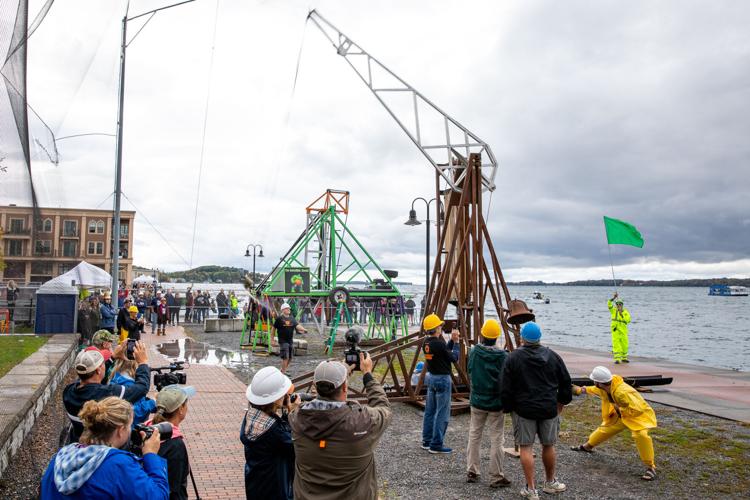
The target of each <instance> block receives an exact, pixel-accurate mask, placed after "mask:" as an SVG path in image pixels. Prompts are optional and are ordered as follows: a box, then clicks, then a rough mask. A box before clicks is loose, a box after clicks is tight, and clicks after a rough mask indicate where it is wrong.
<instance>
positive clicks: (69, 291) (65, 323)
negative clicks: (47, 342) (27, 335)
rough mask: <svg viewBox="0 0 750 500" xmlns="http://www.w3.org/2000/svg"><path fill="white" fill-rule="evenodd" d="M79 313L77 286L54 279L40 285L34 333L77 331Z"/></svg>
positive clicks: (37, 295) (37, 294)
mask: <svg viewBox="0 0 750 500" xmlns="http://www.w3.org/2000/svg"><path fill="white" fill-rule="evenodd" d="M77 315H78V289H77V288H76V287H74V286H72V285H70V284H68V283H64V282H62V281H59V280H54V279H53V280H50V281H48V282H46V283H44V284H43V285H42V286H40V287H39V289H38V290H37V292H36V322H35V323H34V333H75V332H76V320H77V317H76V316H77Z"/></svg>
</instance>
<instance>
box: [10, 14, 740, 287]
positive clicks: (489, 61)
mask: <svg viewBox="0 0 750 500" xmlns="http://www.w3.org/2000/svg"><path fill="white" fill-rule="evenodd" d="M168 3H169V2H161V1H158V2H157V1H155V0H136V1H133V2H131V6H130V12H131V14H135V13H139V12H142V11H145V10H150V9H152V8H155V7H158V6H161V5H166V4H168ZM33 5H34V3H32V9H33ZM309 7H315V8H317V9H318V10H319V11H320V12H321V13H322V14H323V15H324V16H326V17H327V18H328V19H329V20H330V21H331V22H332V23H334V24H335V25H336V26H337V27H338V28H340V29H341V30H343V31H344V32H345V33H346V34H347V35H349V36H350V37H351V38H352V39H353V40H354V41H356V42H357V43H359V44H360V45H361V46H362V47H363V48H365V49H366V50H368V51H369V52H370V53H371V54H372V55H373V56H375V57H377V58H378V59H379V60H380V61H382V62H383V63H384V64H386V65H388V66H389V67H390V68H391V69H392V70H393V71H394V72H396V73H397V74H399V75H400V76H401V77H402V78H403V79H404V80H406V81H407V82H409V83H410V84H412V85H413V86H414V87H416V88H417V89H418V90H420V91H421V92H422V93H423V94H424V95H425V96H427V97H428V98H430V99H431V100H432V101H434V102H435V103H436V104H437V105H438V106H440V107H441V108H442V109H444V110H445V111H446V112H448V113H449V114H451V115H452V116H453V117H455V118H456V119H458V120H459V121H460V122H461V123H463V124H464V125H466V126H467V127H468V128H469V129H470V130H472V131H473V132H474V133H475V134H477V135H478V136H479V137H481V138H482V139H484V140H485V141H486V142H487V143H489V144H490V145H491V146H492V148H493V150H494V153H495V156H496V157H497V159H498V162H499V164H500V170H499V171H498V174H497V177H496V179H495V182H496V184H497V190H496V191H495V192H494V193H493V194H492V198H491V205H490V211H489V221H488V223H489V227H490V230H491V232H492V234H493V238H494V243H495V246H496V249H497V254H498V257H499V259H500V262H501V265H502V266H503V271H504V274H505V277H506V279H508V280H512V281H517V280H530V279H543V280H547V281H568V280H575V279H588V278H607V277H609V276H610V269H609V260H608V254H607V245H606V240H605V236H604V228H603V224H602V216H603V215H607V216H610V217H615V218H620V219H624V220H627V221H629V222H631V223H633V224H634V225H636V226H637V227H638V228H639V230H640V231H641V233H642V234H643V236H644V238H645V241H646V244H645V246H644V248H643V249H636V248H632V247H622V246H613V247H612V255H613V259H614V262H615V271H616V273H617V275H618V277H621V278H634V279H675V278H688V277H713V276H741V277H747V276H748V275H750V257H749V255H748V249H749V248H750V141H749V140H748V137H750V31H749V30H748V26H750V4H748V3H746V2H739V1H735V2H731V1H725V2H688V1H672V2H650V1H643V2H640V1H632V2H621V1H610V2H607V1H599V2H588V1H581V2H576V1H570V2H553V1H545V2H534V1H518V2H507V1H497V0H494V1H488V2H471V1H461V2H439V1H430V2H426V1H424V2H403V1H393V2H362V1H347V2H341V1H339V2H332V1H318V2H312V3H310V2H309V1H306V2H300V1H287V2H281V1H273V2H272V1H268V2H251V1H244V0H219V4H218V19H217V34H216V39H215V45H214V51H213V56H214V59H213V68H212V69H211V70H210V71H209V69H210V61H211V53H212V52H211V48H212V34H213V27H214V19H215V17H214V16H215V14H216V12H217V3H216V1H215V0H198V1H197V2H195V3H193V4H188V5H184V6H181V7H178V8H175V9H172V10H168V11H165V12H162V13H160V14H158V15H156V17H154V18H153V19H152V20H151V22H150V23H149V24H148V26H146V28H145V29H144V30H143V32H142V33H141V34H140V35H139V36H138V38H137V39H136V40H135V41H134V42H133V43H132V45H130V47H129V48H128V58H127V72H126V75H127V83H126V101H125V134H124V176H123V191H124V193H125V195H126V196H127V197H128V199H129V200H131V201H132V203H131V202H128V201H127V200H125V201H124V204H123V206H124V207H125V208H133V204H134V205H135V206H136V207H137V209H138V216H137V218H136V226H135V250H134V256H135V261H136V263H137V264H139V265H145V266H158V267H159V268H161V269H166V270H180V269H185V268H187V266H188V265H189V264H190V262H191V244H192V236H193V221H194V213H195V207H196V193H197V191H198V189H197V187H198V171H199V165H200V156H201V145H202V134H203V120H204V110H205V106H206V100H207V97H208V115H207V129H206V138H205V150H204V164H203V177H202V182H201V188H200V200H199V204H198V219H197V235H196V243H195V249H194V252H193V253H192V264H193V266H198V265H204V264H223V265H234V266H243V267H250V265H251V264H250V262H249V259H245V258H244V257H243V254H244V251H245V247H246V245H247V244H248V243H261V244H262V245H263V248H264V253H265V255H266V258H265V259H259V260H258V268H259V269H260V270H267V269H269V267H270V266H271V265H272V264H274V263H275V262H277V261H278V259H279V257H280V256H281V255H282V254H283V253H284V252H285V251H286V250H287V249H288V247H289V246H290V245H291V243H292V242H293V241H294V240H295V239H296V237H297V236H298V235H299V233H300V232H301V230H302V229H303V227H304V222H305V212H304V208H305V206H306V205H307V204H308V203H309V202H311V201H312V200H314V199H315V198H316V197H317V196H318V195H320V194H321V193H323V192H324V191H325V189H326V188H334V189H343V190H349V191H350V192H351V211H350V215H349V218H348V223H349V226H350V228H351V229H352V231H354V233H355V234H356V235H357V236H358V237H359V238H360V240H361V241H362V242H363V243H364V244H365V246H366V247H367V248H368V250H370V252H371V253H372V254H373V256H374V257H375V259H376V260H377V261H378V262H379V263H380V264H381V265H382V266H383V267H385V268H392V269H398V270H399V271H400V272H401V278H404V279H407V280H413V281H414V282H423V280H424V229H423V228H424V226H420V227H409V226H405V225H404V224H403V222H404V221H405V220H406V217H407V215H408V210H409V208H410V202H411V200H412V199H413V198H414V197H416V196H425V197H428V198H429V197H431V196H432V195H433V190H434V174H433V171H432V167H431V166H430V165H429V164H428V163H427V162H426V160H425V159H424V158H423V157H422V156H421V154H420V153H419V151H418V150H417V149H416V148H415V147H414V146H413V145H412V144H411V142H410V141H409V140H408V138H407V137H406V136H405V135H404V133H403V132H402V131H401V130H400V129H399V128H398V127H397V126H396V124H395V122H394V121H393V120H392V118H391V117H390V116H389V115H388V114H387V113H386V112H385V110H384V109H383V108H382V106H381V105H380V104H379V103H378V102H377V101H376V100H375V99H374V98H373V96H372V95H371V93H370V92H369V90H368V89H367V88H366V87H365V86H364V85H363V83H362V82H361V81H360V80H359V79H358V78H357V76H356V75H355V73H354V72H353V71H352V70H351V68H349V66H348V65H347V64H346V63H345V61H344V60H343V59H342V58H341V57H340V56H338V55H337V54H336V53H335V50H334V49H333V47H332V46H331V45H330V43H329V42H328V41H327V40H326V39H325V38H324V37H323V36H322V34H321V33H320V32H319V31H318V30H317V28H316V27H315V26H314V25H312V24H309V25H307V27H306V31H305V17H306V15H307V10H308V8H309ZM124 8H125V2H114V1H111V2H110V1H108V2H102V1H100V0H75V1H71V0H69V1H63V0H58V1H57V2H55V4H54V6H53V7H52V9H51V11H50V13H49V15H48V17H47V19H46V20H45V22H44V24H42V26H41V27H40V28H39V30H38V31H37V32H36V34H34V36H33V37H32V38H31V40H30V47H29V49H30V50H29V100H30V102H31V103H32V105H33V106H34V107H35V108H36V109H37V111H39V112H40V114H41V115H42V116H43V117H44V118H45V120H46V121H47V122H48V123H49V124H50V126H51V127H52V128H53V130H54V132H55V133H56V134H57V135H58V136H59V137H62V136H67V135H71V134H79V133H87V132H105V133H114V130H115V123H116V110H117V75H118V52H119V40H120V27H121V24H120V20H121V18H122V16H123V14H124ZM139 27H140V24H139V23H138V21H133V22H132V23H130V25H129V32H130V33H131V34H134V33H135V32H136V31H137V30H138V28H139ZM303 33H304V43H302V42H303ZM300 46H302V57H301V66H300V70H299V79H298V82H297V87H296V91H295V92H294V95H293V98H292V82H293V78H294V73H295V66H296V63H297V54H298V51H299V49H300ZM209 88H210V92H209ZM114 145H115V141H114V138H111V137H96V136H94V137H83V138H78V139H67V140H62V141H60V142H59V144H58V147H59V150H60V154H61V162H60V164H59V165H58V166H52V165H49V164H44V163H37V164H35V171H36V176H35V181H36V182H37V184H38V190H39V194H40V198H41V202H42V204H44V205H48V206H57V205H60V206H80V207H94V206H96V205H97V204H99V203H100V202H102V201H103V200H105V199H106V198H107V196H108V195H109V194H110V193H111V192H112V189H113V175H114V156H115V150H114ZM485 196H486V198H485V206H487V205H488V203H489V200H490V195H489V193H487V194H486V195H485ZM21 201H22V200H21ZM102 207H105V208H106V207H111V200H108V201H106V202H105V203H104V204H102ZM418 210H419V214H420V218H423V217H424V208H423V207H419V208H418ZM146 218H147V219H148V220H149V221H151V223H153V224H154V226H156V228H157V229H158V231H159V232H160V233H161V234H162V235H163V236H164V237H165V238H166V239H167V240H169V242H170V245H171V246H172V247H174V249H175V250H176V251H173V250H172V249H171V248H170V247H169V246H167V245H166V244H165V242H164V240H163V239H162V238H161V237H160V236H159V235H158V234H157V232H155V231H154V229H152V228H151V226H150V225H149V224H148V223H147V222H146ZM433 235H434V232H433ZM433 252H434V244H433ZM178 254H179V255H178Z"/></svg>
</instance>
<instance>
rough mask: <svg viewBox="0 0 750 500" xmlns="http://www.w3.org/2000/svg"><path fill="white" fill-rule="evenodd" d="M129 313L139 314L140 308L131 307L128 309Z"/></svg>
mask: <svg viewBox="0 0 750 500" xmlns="http://www.w3.org/2000/svg"><path fill="white" fill-rule="evenodd" d="M128 312H132V313H137V312H138V308H137V307H135V306H130V307H128Z"/></svg>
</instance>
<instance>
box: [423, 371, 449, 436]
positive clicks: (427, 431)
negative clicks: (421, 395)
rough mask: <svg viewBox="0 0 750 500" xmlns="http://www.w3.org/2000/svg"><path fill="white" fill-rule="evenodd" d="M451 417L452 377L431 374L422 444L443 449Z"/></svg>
mask: <svg viewBox="0 0 750 500" xmlns="http://www.w3.org/2000/svg"><path fill="white" fill-rule="evenodd" d="M450 417H451V376H450V375H434V374H430V377H429V382H428V384H427V402H426V403H425V407H424V420H423V421H422V444H425V445H427V446H429V447H430V448H442V447H443V438H444V437H445V431H446V429H447V428H448V420H450Z"/></svg>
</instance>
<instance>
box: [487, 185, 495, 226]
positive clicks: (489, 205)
mask: <svg viewBox="0 0 750 500" xmlns="http://www.w3.org/2000/svg"><path fill="white" fill-rule="evenodd" d="M494 194H495V192H494V191H490V201H489V202H487V214H486V215H485V216H484V223H485V224H488V223H489V222H490V207H492V195H494Z"/></svg>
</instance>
